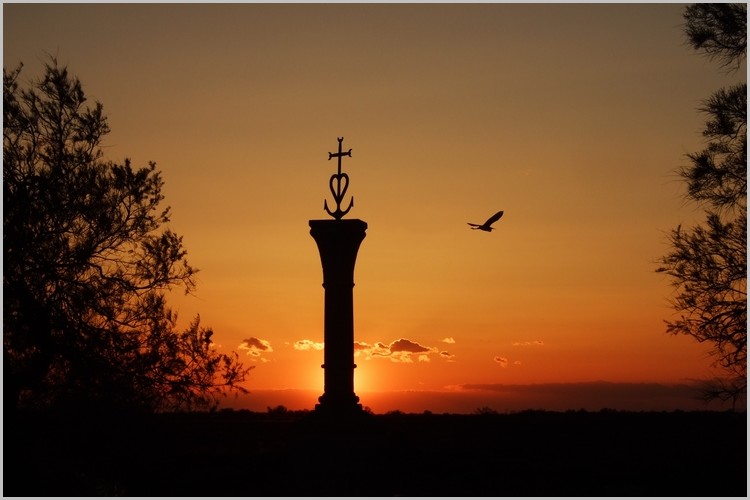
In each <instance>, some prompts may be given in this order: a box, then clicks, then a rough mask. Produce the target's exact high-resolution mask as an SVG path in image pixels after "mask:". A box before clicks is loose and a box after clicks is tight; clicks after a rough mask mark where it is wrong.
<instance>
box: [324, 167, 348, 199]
mask: <svg viewBox="0 0 750 500" xmlns="http://www.w3.org/2000/svg"><path fill="white" fill-rule="evenodd" d="M334 180H336V190H335V191H334V189H333V181H334ZM342 180H343V181H344V188H343V189H341V181H342ZM328 186H329V187H330V188H331V193H332V194H333V199H335V200H336V205H341V200H343V199H344V195H345V194H346V190H347V189H349V176H348V175H346V174H333V175H332V176H331V179H330V180H329V181H328Z"/></svg>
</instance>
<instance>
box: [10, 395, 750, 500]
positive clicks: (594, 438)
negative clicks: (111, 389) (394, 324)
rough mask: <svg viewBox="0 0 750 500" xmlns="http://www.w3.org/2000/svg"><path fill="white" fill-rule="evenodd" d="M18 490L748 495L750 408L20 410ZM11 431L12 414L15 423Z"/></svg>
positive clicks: (14, 451) (15, 463)
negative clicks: (334, 412) (333, 415)
mask: <svg viewBox="0 0 750 500" xmlns="http://www.w3.org/2000/svg"><path fill="white" fill-rule="evenodd" d="M14 419H17V420H16V421H15V422H11V423H10V424H11V425H13V427H12V428H13V429H14V431H13V432H12V433H8V432H6V433H5V443H4V448H5V449H4V456H5V460H4V491H3V494H4V495H8V496H91V495H94V496H115V495H117V496H746V494H747V474H746V471H747V414H746V413H744V412H743V413H738V412H642V413H636V412H618V411H614V410H602V411H599V412H585V411H569V412H546V411H526V412H518V413H511V414H496V413H492V412H487V411H477V412H476V413H475V414H473V415H455V414H430V413H425V414H404V413H400V412H392V413H389V414H385V415H368V414H365V415H362V417H361V418H358V419H357V420H353V421H344V422H341V421H338V422H331V421H327V420H320V419H319V418H316V415H315V414H314V413H312V412H306V411H301V412H292V411H286V410H285V409H284V408H283V407H277V408H269V411H268V412H264V413H254V412H248V411H231V412H229V411H220V412H212V413H177V414H175V413H171V414H155V415H154V414H151V415H149V414H142V413H141V414H133V415H124V414H123V415H119V416H117V417H107V418H102V417H97V416H95V415H88V416H86V415H84V416H81V415H75V416H74V415H70V416H67V417H66V416H61V415H57V416H55V417H54V418H53V417H51V416H50V415H49V414H43V413H20V414H18V415H16V416H15V417H14ZM5 425H6V429H8V428H9V427H8V425H9V422H7V421H6V422H5Z"/></svg>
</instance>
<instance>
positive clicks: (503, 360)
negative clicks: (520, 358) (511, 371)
mask: <svg viewBox="0 0 750 500" xmlns="http://www.w3.org/2000/svg"><path fill="white" fill-rule="evenodd" d="M494 360H495V363H497V364H499V365H500V366H502V367H503V368H508V358H504V357H502V356H495V358H494Z"/></svg>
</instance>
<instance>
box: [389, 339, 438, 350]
mask: <svg viewBox="0 0 750 500" xmlns="http://www.w3.org/2000/svg"><path fill="white" fill-rule="evenodd" d="M388 347H389V348H390V350H391V352H411V353H420V352H430V348H429V347H425V346H422V345H419V344H417V343H416V342H412V341H411V340H407V339H398V340H394V341H393V342H391V345H390V346H388Z"/></svg>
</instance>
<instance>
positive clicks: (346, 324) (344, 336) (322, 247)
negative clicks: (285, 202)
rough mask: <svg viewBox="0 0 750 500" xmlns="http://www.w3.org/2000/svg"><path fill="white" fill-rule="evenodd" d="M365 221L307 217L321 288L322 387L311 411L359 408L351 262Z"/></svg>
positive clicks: (344, 411) (355, 411) (356, 409)
mask: <svg viewBox="0 0 750 500" xmlns="http://www.w3.org/2000/svg"><path fill="white" fill-rule="evenodd" d="M366 230H367V223H366V222H364V221H361V220H359V219H351V220H311V221H310V234H311V235H312V237H313V238H314V239H315V243H317V244H318V250H319V252H320V260H321V263H322V265H323V288H324V289H325V309H324V311H325V313H324V327H323V333H324V342H325V350H324V354H323V365H322V368H323V370H324V388H323V395H322V396H320V398H318V401H319V402H320V404H317V405H315V411H316V412H321V413H330V414H348V413H357V412H361V411H362V405H361V404H359V397H357V395H356V394H354V368H356V365H355V364H354V304H353V294H352V291H353V290H352V289H353V288H354V264H355V262H356V260H357V251H358V250H359V245H360V243H362V240H364V239H365V231H366Z"/></svg>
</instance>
